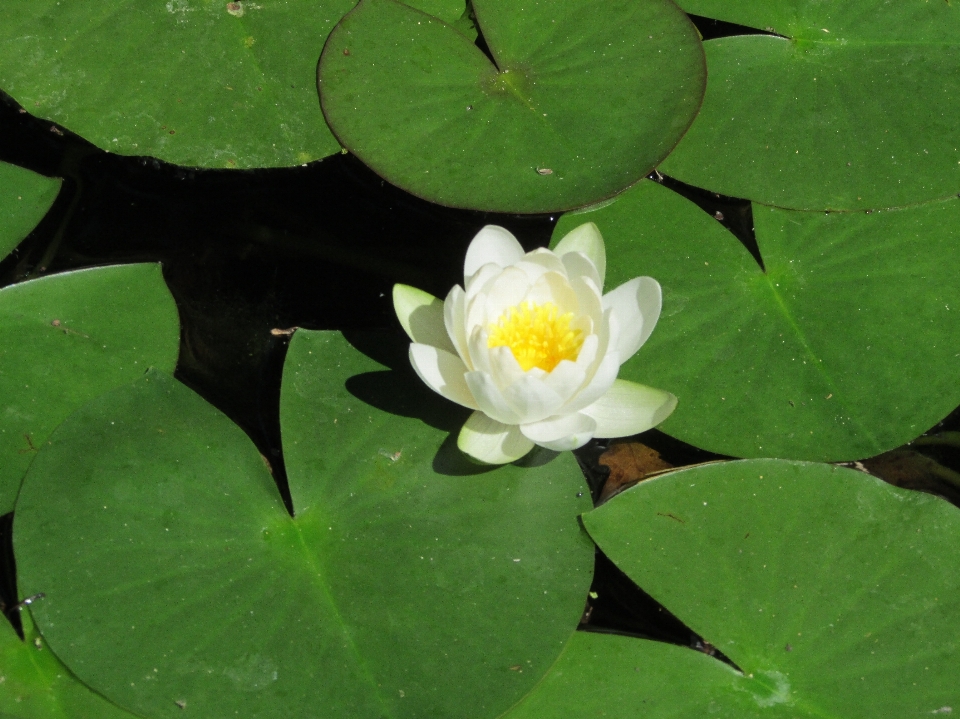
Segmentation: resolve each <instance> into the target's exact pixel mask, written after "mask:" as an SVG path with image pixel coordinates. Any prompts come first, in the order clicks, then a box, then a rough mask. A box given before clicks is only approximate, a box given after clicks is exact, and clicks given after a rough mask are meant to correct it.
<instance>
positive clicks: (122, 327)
mask: <svg viewBox="0 0 960 719" xmlns="http://www.w3.org/2000/svg"><path fill="white" fill-rule="evenodd" d="M179 346H180V322H179V318H178V316H177V308H176V305H174V302H173V297H171V296H170V292H169V291H168V290H167V287H166V285H165V284H164V282H163V276H162V274H161V270H160V265H155V264H136V265H120V266H115V267H103V268H98V269H91V270H80V271H76V272H68V273H65V274H61V275H50V276H48V277H44V278H41V279H38V280H32V281H30V282H24V283H21V284H18V285H12V286H10V287H5V288H3V289H2V290H0V512H3V513H6V512H9V511H10V510H12V509H13V506H14V500H15V499H16V497H17V490H18V489H19V487H20V481H21V479H22V477H23V473H24V472H25V471H26V470H27V467H29V466H30V462H32V461H33V458H34V456H35V455H36V453H37V450H38V449H39V448H40V447H41V446H42V445H43V443H44V442H45V441H46V440H47V437H48V436H49V435H50V433H51V432H52V431H53V429H54V428H55V427H56V426H57V425H58V424H59V423H60V422H61V421H63V419H64V418H65V417H66V416H67V415H68V414H70V413H71V412H72V411H73V410H75V409H77V408H78V407H79V406H80V405H82V404H83V403H84V402H87V401H88V400H90V399H92V398H93V397H96V396H97V395H99V394H102V393H103V392H105V391H106V390H108V389H110V388H111V387H116V386H118V385H121V384H126V383H129V382H131V381H133V380H134V379H135V378H137V377H139V376H141V375H142V374H143V373H144V372H146V370H147V368H148V367H160V368H162V369H165V370H167V371H170V372H172V371H173V368H174V366H175V365H176V362H177V353H178V351H179ZM39 591H42V590H39Z"/></svg>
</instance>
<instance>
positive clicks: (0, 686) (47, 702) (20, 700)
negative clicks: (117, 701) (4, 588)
mask: <svg viewBox="0 0 960 719" xmlns="http://www.w3.org/2000/svg"><path fill="white" fill-rule="evenodd" d="M37 601H42V600H39V599H38V600H37ZM20 616H21V621H22V622H23V629H24V635H25V640H21V639H20V637H18V636H17V634H16V632H14V631H13V627H12V626H10V624H9V623H8V622H7V621H6V620H5V619H0V676H2V677H3V681H2V682H0V717H15V718H16V719H133V717H134V715H133V714H129V713H127V712H125V711H123V710H121V709H119V708H118V707H116V706H114V705H113V704H111V703H110V702H108V701H107V700H105V699H104V698H103V697H101V696H99V695H97V694H95V693H94V692H92V691H91V690H90V689H89V688H88V687H86V686H84V685H83V684H81V683H80V682H79V681H78V680H77V678H76V677H74V676H73V675H72V674H71V673H70V670H68V669H67V668H66V667H65V666H63V664H61V663H60V661H59V660H58V659H57V657H56V656H55V655H54V654H53V652H51V651H50V648H49V647H48V646H46V645H45V644H44V642H43V639H42V638H41V637H40V634H39V632H37V630H36V627H35V626H34V624H33V621H32V620H31V618H30V615H29V613H28V612H26V611H22V612H21V614H20Z"/></svg>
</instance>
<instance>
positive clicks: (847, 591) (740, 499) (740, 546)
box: [583, 460, 960, 719]
mask: <svg viewBox="0 0 960 719" xmlns="http://www.w3.org/2000/svg"><path fill="white" fill-rule="evenodd" d="M583 520H584V524H585V526H586V527H587V530H588V531H589V532H590V535H591V537H593V539H594V540H595V541H596V542H597V543H598V544H599V545H600V547H601V548H602V549H603V551H604V553H605V554H606V555H607V556H608V557H610V558H611V559H612V560H613V561H614V562H615V563H616V564H617V566H618V567H619V568H620V569H622V570H623V571H624V572H626V573H627V574H628V575H629V576H630V578H631V579H633V580H634V581H635V582H637V584H639V585H640V586H641V587H643V589H644V590H646V591H647V592H649V593H650V594H651V595H652V596H653V597H654V598H656V599H657V600H658V601H659V602H661V603H662V604H663V605H664V606H665V607H667V608H668V609H669V610H670V611H672V612H673V613H674V614H675V615H677V617H679V618H680V619H681V620H682V621H683V622H684V623H685V624H687V625H688V626H689V627H690V628H691V629H693V630H694V631H696V632H697V633H698V634H700V635H701V636H703V637H704V639H705V640H706V641H709V642H711V643H712V644H713V645H715V646H716V647H717V648H718V649H719V650H721V651H722V652H723V653H724V654H726V655H727V656H728V657H729V658H730V659H731V660H732V661H733V662H734V663H735V664H736V665H737V666H739V667H740V668H741V669H742V670H743V672H744V673H745V675H746V676H745V677H744V679H743V680H741V681H740V682H739V683H736V684H734V686H733V687H731V689H732V691H726V692H725V693H726V696H727V697H728V698H729V699H730V700H731V701H733V702H736V703H735V704H734V705H733V707H734V708H736V707H737V706H738V705H739V704H741V703H746V704H748V705H749V704H751V703H752V704H753V705H754V706H755V709H754V712H753V713H748V714H747V716H760V715H762V716H772V717H777V718H778V719H779V717H784V718H786V717H840V716H842V717H849V718H850V719H859V718H863V719H868V718H870V719H872V718H873V717H878V716H891V717H893V716H897V717H906V716H928V715H937V714H938V713H943V714H948V713H949V712H950V709H946V710H944V707H951V708H952V707H955V706H956V699H957V687H958V686H960V668H958V662H957V659H958V655H960V642H958V641H957V640H956V638H955V632H954V631H953V627H954V625H955V624H956V616H957V611H958V610H960V593H958V591H957V590H958V589H960V561H958V559H957V554H956V547H957V543H958V541H960V512H958V511H957V508H956V507H954V506H952V505H950V504H948V503H947V502H945V501H943V500H942V499H939V498H937V497H933V496H931V495H928V494H921V493H918V492H911V491H909V490H902V489H897V488H894V487H892V486H890V485H888V484H885V483H883V482H881V481H880V480H878V479H875V478H873V477H870V476H868V475H865V474H863V473H860V472H855V471H853V470H848V469H843V468H839V467H832V466H829V465H818V464H806V463H800V462H787V461H783V460H749V461H744V462H731V463H721V464H714V465H708V466H702V467H697V468H692V469H687V470H682V471H678V472H675V473H672V474H668V475H662V476H660V477H657V478H655V479H650V480H647V481H645V482H642V483H641V484H639V485H637V486H636V487H634V488H632V489H629V490H627V491H626V492H624V493H622V494H620V495H618V496H616V497H614V498H613V499H612V500H610V501H609V502H608V503H607V504H605V505H603V506H601V507H600V508H599V509H597V510H595V511H592V512H589V513H588V514H586V515H584V517H583ZM705 587H709V591H705V590H704V588H705ZM692 684H694V683H692ZM716 703H717V704H718V705H720V704H721V697H719V696H718V697H717V700H716ZM711 705H712V704H711ZM758 710H763V711H758ZM654 716H658V715H654ZM659 716H670V715H669V714H660V715H659ZM719 716H725V717H726V716H730V717H735V716H742V714H740V713H738V712H736V711H729V710H728V711H726V712H725V713H724V712H721V713H719Z"/></svg>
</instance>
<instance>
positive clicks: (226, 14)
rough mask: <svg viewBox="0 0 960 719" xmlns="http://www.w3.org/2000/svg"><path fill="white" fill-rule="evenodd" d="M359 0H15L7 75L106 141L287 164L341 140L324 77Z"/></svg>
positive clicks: (32, 104) (1, 39) (179, 159)
mask: <svg viewBox="0 0 960 719" xmlns="http://www.w3.org/2000/svg"><path fill="white" fill-rule="evenodd" d="M354 4H355V0H323V1H322V2H319V3H317V2H307V1H306V0H291V1H290V2H284V3H269V2H254V1H252V0H240V1H239V2H226V0H216V1H214V0H167V2H150V3H142V2H134V1H132V0H104V1H102V2H96V3H67V2H56V1H55V0H10V1H9V2H4V3H3V4H2V5H0V87H3V89H4V90H5V91H6V92H8V93H9V94H10V95H12V96H13V97H14V98H15V99H16V100H17V101H18V102H19V103H20V104H21V105H23V106H24V107H25V108H26V109H27V110H28V111H29V112H31V113H33V114H35V115H39V116H41V117H44V118H47V119H49V120H53V121H55V122H57V123H59V124H61V125H63V126H64V127H66V128H68V129H70V130H72V131H73V132H76V133H77V134H79V135H81V136H83V137H84V138H86V139H87V140H89V141H90V142H92V143H94V144H95V145H97V146H98V147H100V148H102V149H104V150H108V151H110V152H116V153H121V154H125V155H151V156H153V157H157V158H160V159H161V160H165V161H167V162H172V163H176V164H179V165H189V166H197V167H282V166H288V165H295V164H301V163H305V162H309V161H311V160H316V159H318V158H321V157H324V156H327V155H331V154H334V153H336V152H339V151H340V145H339V144H338V143H337V141H336V140H335V139H334V138H333V136H332V135H331V134H330V132H329V130H328V129H327V127H326V125H325V124H324V122H323V116H322V114H321V113H320V108H319V106H318V103H317V95H316V86H315V83H314V78H315V72H316V64H317V58H318V57H319V56H320V51H321V49H322V48H323V43H324V41H325V40H326V38H327V35H328V34H329V32H330V30H331V28H333V26H334V25H335V24H336V23H337V21H338V20H339V19H340V18H341V17H342V16H343V14H344V13H346V12H347V11H348V10H350V8H352V7H353V6H354Z"/></svg>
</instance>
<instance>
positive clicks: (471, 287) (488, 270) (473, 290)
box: [464, 262, 503, 302]
mask: <svg viewBox="0 0 960 719" xmlns="http://www.w3.org/2000/svg"><path fill="white" fill-rule="evenodd" d="M501 272H503V268H502V267H501V266H500V265H495V264H493V263H492V262H491V263H489V264H486V265H484V266H483V267H481V268H480V269H479V270H477V272H476V273H475V274H474V275H473V277H471V278H470V279H469V280H468V281H467V282H466V284H465V285H464V291H465V292H466V293H467V302H469V301H470V300H472V299H473V298H474V297H476V296H477V294H478V293H480V292H484V291H485V290H486V289H487V285H488V284H489V283H490V282H492V281H493V279H494V278H495V277H497V276H498V275H499V274H500V273H501Z"/></svg>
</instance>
